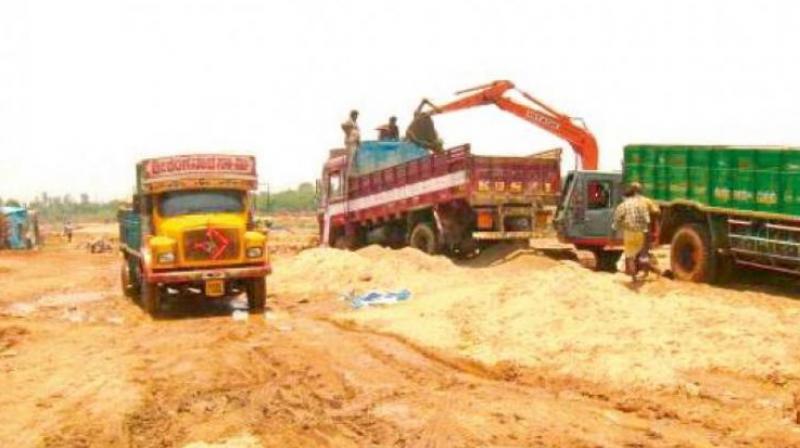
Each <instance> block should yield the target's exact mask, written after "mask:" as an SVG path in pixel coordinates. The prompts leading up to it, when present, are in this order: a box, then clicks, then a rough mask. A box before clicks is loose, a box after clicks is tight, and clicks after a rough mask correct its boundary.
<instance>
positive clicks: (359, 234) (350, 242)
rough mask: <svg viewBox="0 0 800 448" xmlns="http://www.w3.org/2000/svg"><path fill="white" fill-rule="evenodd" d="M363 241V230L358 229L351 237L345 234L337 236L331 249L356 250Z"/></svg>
mask: <svg viewBox="0 0 800 448" xmlns="http://www.w3.org/2000/svg"><path fill="white" fill-rule="evenodd" d="M365 239H366V238H365V237H364V232H363V230H361V229H360V228H359V229H356V231H355V233H353V234H352V235H347V234H346V233H342V234H340V235H338V236H337V237H336V239H335V240H334V241H333V247H335V248H336V249H341V250H356V249H359V248H360V247H361V246H363V245H364V240H365Z"/></svg>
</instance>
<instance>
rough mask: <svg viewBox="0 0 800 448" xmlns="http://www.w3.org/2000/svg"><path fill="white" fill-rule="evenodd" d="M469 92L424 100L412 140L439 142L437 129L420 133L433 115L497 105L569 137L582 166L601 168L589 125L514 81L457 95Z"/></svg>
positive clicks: (413, 124)
mask: <svg viewBox="0 0 800 448" xmlns="http://www.w3.org/2000/svg"><path fill="white" fill-rule="evenodd" d="M509 90H515V91H517V92H519V93H520V94H521V95H522V97H523V98H525V99H526V100H528V101H530V102H531V103H533V104H534V105H535V107H530V106H527V105H524V104H521V103H519V102H517V101H515V100H514V99H512V98H509V97H507V96H505V93H506V92H508V91H509ZM465 94H468V95H466V96H463V97H461V98H459V99H456V100H454V101H452V102H450V103H447V104H444V105H436V104H433V103H432V102H431V101H430V100H428V99H423V100H422V102H421V103H420V105H419V107H418V108H417V111H416V113H415V114H414V116H415V118H414V121H413V122H412V124H411V125H410V126H409V132H407V134H409V135H410V136H412V137H417V138H412V140H415V141H423V142H424V141H435V140H436V136H435V130H434V131H433V133H434V135H433V138H430V139H425V138H420V134H425V133H426V132H425V131H422V132H420V129H422V128H425V129H429V130H432V129H433V127H432V124H431V123H430V121H431V120H430V117H431V116H432V115H437V114H443V113H447V112H453V111H457V110H463V109H468V108H472V107H477V106H484V105H489V104H494V105H495V106H497V107H499V108H500V109H501V110H504V111H506V112H509V113H512V114H514V115H516V116H517V117H519V118H522V119H523V120H525V121H527V122H529V123H532V124H534V125H536V126H538V127H540V128H542V129H544V130H546V131H548V132H550V133H551V134H553V135H556V136H558V137H560V138H562V139H564V140H566V141H567V142H568V143H569V144H570V146H572V149H573V150H574V151H575V153H576V154H577V155H578V157H579V158H580V160H581V167H582V168H583V169H585V170H596V169H597V156H598V149H597V141H596V140H595V138H594V135H592V133H591V132H589V130H588V129H586V127H585V126H582V125H581V126H579V125H577V124H575V119H573V118H571V117H569V116H567V115H564V114H562V113H561V112H558V111H557V110H555V109H553V108H552V107H550V106H548V105H547V104H545V103H543V102H541V101H539V100H538V99H536V98H535V97H533V96H532V95H530V94H528V93H526V92H523V91H521V90H519V89H517V88H516V87H514V84H513V83H512V82H511V81H495V82H492V83H490V84H485V85H482V86H478V87H473V88H471V89H466V90H462V91H459V92H456V95H465ZM426 106H427V109H426ZM415 131H416V132H415ZM428 132H429V131H428Z"/></svg>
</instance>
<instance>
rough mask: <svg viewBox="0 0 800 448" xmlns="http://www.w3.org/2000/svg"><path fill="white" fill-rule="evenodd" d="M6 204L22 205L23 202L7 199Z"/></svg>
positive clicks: (10, 205)
mask: <svg viewBox="0 0 800 448" xmlns="http://www.w3.org/2000/svg"><path fill="white" fill-rule="evenodd" d="M5 205H7V206H9V207H22V204H20V202H19V201H18V200H16V199H6V203H5Z"/></svg>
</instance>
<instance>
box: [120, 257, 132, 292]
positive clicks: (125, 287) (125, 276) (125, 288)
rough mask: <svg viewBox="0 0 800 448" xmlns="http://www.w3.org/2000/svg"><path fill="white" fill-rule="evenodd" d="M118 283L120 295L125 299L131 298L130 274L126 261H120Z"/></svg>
mask: <svg viewBox="0 0 800 448" xmlns="http://www.w3.org/2000/svg"><path fill="white" fill-rule="evenodd" d="M119 282H120V285H121V286H122V294H123V295H124V296H126V297H132V296H133V288H132V287H131V273H130V271H129V268H128V260H122V266H120V270H119Z"/></svg>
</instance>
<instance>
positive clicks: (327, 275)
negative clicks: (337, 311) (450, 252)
mask: <svg viewBox="0 0 800 448" xmlns="http://www.w3.org/2000/svg"><path fill="white" fill-rule="evenodd" d="M454 269H455V266H454V265H453V263H452V262H451V261H450V260H448V259H447V258H445V257H431V256H429V255H426V254H424V253H422V252H419V251H417V250H414V249H409V248H405V249H400V250H392V249H387V248H383V247H380V246H369V247H366V248H364V249H361V250H359V251H357V252H349V251H343V250H337V249H330V248H314V249H308V250H305V251H303V252H301V253H299V254H298V255H297V256H295V257H292V258H290V259H288V260H281V261H279V262H278V263H277V264H276V266H275V273H274V275H273V276H272V277H270V283H271V284H272V285H274V288H275V291H276V292H279V293H284V294H293V295H305V296H311V297H312V298H313V299H315V300H329V299H330V298H331V297H335V296H338V295H341V294H345V293H349V292H355V293H360V292H364V291H366V290H370V289H381V288H382V289H401V288H410V289H419V290H423V289H426V288H424V287H423V285H424V284H425V283H427V282H429V281H430V279H431V278H437V277H441V276H447V275H448V273H449V272H452V271H453V270H454Z"/></svg>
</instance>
